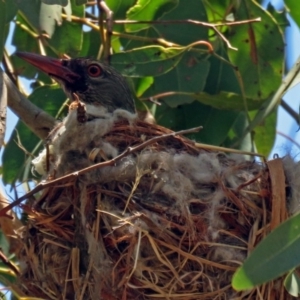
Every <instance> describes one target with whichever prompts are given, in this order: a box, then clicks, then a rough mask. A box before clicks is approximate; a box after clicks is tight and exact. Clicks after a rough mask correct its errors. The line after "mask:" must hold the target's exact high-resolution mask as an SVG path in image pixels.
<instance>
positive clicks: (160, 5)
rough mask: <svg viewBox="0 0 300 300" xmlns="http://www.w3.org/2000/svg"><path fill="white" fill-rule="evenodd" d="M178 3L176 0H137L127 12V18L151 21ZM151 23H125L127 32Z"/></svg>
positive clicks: (147, 26)
mask: <svg viewBox="0 0 300 300" xmlns="http://www.w3.org/2000/svg"><path fill="white" fill-rule="evenodd" d="M177 4H178V0H138V1H137V3H136V4H135V5H134V6H133V7H131V8H130V9H129V10H128V12H127V20H134V21H152V20H156V19H157V18H159V17H160V16H161V15H163V14H165V13H166V12H168V11H169V10H171V9H173V8H174V6H175V5H177ZM150 26H151V24H126V26H125V29H126V31H127V32H136V31H140V30H143V29H147V28H149V27H150Z"/></svg>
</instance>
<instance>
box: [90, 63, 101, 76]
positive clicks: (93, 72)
mask: <svg viewBox="0 0 300 300" xmlns="http://www.w3.org/2000/svg"><path fill="white" fill-rule="evenodd" d="M87 71H88V74H89V75H90V76H92V77H98V76H100V75H101V73H102V69H101V68H100V66H98V65H95V64H93V65H89V66H88V69H87Z"/></svg>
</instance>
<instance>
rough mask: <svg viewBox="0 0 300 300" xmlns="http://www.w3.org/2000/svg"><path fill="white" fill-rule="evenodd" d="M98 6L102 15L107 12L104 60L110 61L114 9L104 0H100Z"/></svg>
mask: <svg viewBox="0 0 300 300" xmlns="http://www.w3.org/2000/svg"><path fill="white" fill-rule="evenodd" d="M98 1H99V2H98V8H99V10H100V15H102V12H105V15H106V37H105V43H104V60H105V61H106V62H109V57H110V46H111V36H112V29H113V11H112V10H110V8H109V7H108V6H107V4H106V3H105V1H104V0H98ZM102 27H103V19H102Z"/></svg>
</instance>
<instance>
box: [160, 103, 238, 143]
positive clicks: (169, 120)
mask: <svg viewBox="0 0 300 300" xmlns="http://www.w3.org/2000/svg"><path fill="white" fill-rule="evenodd" d="M239 114H240V113H239V112H234V111H222V110H219V109H215V108H212V107H211V106H207V105H203V104H201V103H199V102H196V101H195V102H193V103H191V104H186V105H180V106H178V107H176V108H173V109H170V108H169V106H167V105H165V104H162V105H161V106H159V107H157V110H156V114H155V118H156V120H157V121H158V123H159V124H160V125H162V126H165V127H167V128H171V129H172V130H175V131H178V130H182V129H187V128H193V127H197V126H203V129H202V130H201V131H200V132H199V133H196V134H191V135H189V137H190V138H191V139H196V140H197V141H200V142H201V143H206V144H212V145H218V146H219V145H222V144H223V142H224V141H225V139H226V136H227V134H228V132H229V131H230V130H231V128H232V126H233V125H234V123H235V121H236V120H237V118H238V117H239ZM216 124H222V126H217V125H216Z"/></svg>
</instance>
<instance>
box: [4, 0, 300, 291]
mask: <svg viewBox="0 0 300 300" xmlns="http://www.w3.org/2000/svg"><path fill="white" fill-rule="evenodd" d="M41 2H43V5H52V4H59V5H62V6H66V5H67V4H68V1H67V0H38V1H36V0H19V1H16V0H10V1H8V0H6V1H0V25H1V26H0V55H1V57H2V56H3V59H4V60H5V62H10V63H11V64H12V67H13V73H14V74H15V75H20V76H23V77H25V78H27V79H30V80H31V79H35V80H36V82H35V84H34V86H33V91H32V94H31V95H30V97H29V98H30V100H31V101H32V102H33V103H35V104H37V105H38V106H39V107H41V108H42V109H44V110H45V111H47V112H48V113H49V114H51V115H53V116H58V111H60V113H62V114H63V113H64V110H63V109H60V108H61V107H63V105H64V102H65V100H66V99H65V96H64V94H63V93H62V92H61V90H59V89H58V86H57V85H53V83H52V82H51V81H50V80H49V78H47V77H46V76H45V75H44V74H42V73H39V72H38V71H37V70H36V69H35V68H34V67H32V66H30V65H28V64H27V63H25V62H24V61H22V60H20V59H18V58H17V57H15V56H13V55H12V56H10V57H9V56H8V55H7V53H6V52H5V49H4V47H3V45H4V42H5V40H6V38H7V35H8V28H9V24H10V22H12V23H13V24H14V32H13V38H12V43H13V45H14V46H15V47H16V50H17V51H28V52H36V53H47V55H50V56H56V57H65V56H71V57H75V56H93V57H97V58H102V59H104V60H109V61H110V63H111V64H112V65H113V66H114V67H115V68H116V69H118V70H119V71H120V72H121V73H122V74H123V75H124V76H126V77H127V78H128V80H129V81H130V84H131V86H132V90H133V93H134V95H135V97H136V105H137V107H138V109H139V110H148V111H150V112H151V113H152V114H153V115H154V117H155V119H156V120H157V122H158V123H159V124H162V125H164V126H167V127H169V128H172V129H174V130H178V129H185V128H190V127H194V126H199V125H203V126H204V129H203V130H202V131H201V132H200V133H198V134H195V135H193V136H192V138H194V139H197V140H199V141H201V142H203V143H207V144H214V145H220V146H226V147H234V148H240V149H244V150H248V151H251V150H254V149H258V151H259V152H261V153H263V154H265V155H268V153H269V151H270V150H271V148H272V146H273V143H274V139H275V127H276V108H277V106H278V105H279V101H280V99H281V96H282V95H283V93H284V92H285V91H286V88H288V87H289V86H290V85H287V86H283V85H282V86H281V87H282V89H281V90H280V92H279V93H278V92H277V93H276V91H277V89H278V87H279V86H280V84H281V78H282V74H283V71H284V41H283V34H282V25H283V24H282V21H283V22H285V17H284V15H283V14H281V15H279V14H278V13H277V12H275V11H274V10H273V8H272V7H269V11H268V10H265V9H263V8H262V7H261V6H260V5H259V3H257V2H256V1H254V0H241V1H235V0H225V1H218V0H214V1H208V0H202V1H199V0H190V1H188V5H187V2H186V1H183V0H164V1H153V0H137V1H134V0H122V1H121V0H118V1H117V0H107V1H106V3H107V5H108V7H109V8H110V9H111V10H112V11H113V12H114V19H115V20H116V21H119V22H116V23H115V24H114V27H113V32H112V33H111V39H110V35H109V34H107V31H106V29H107V26H105V25H103V24H101V23H99V18H98V16H97V9H96V7H90V8H87V7H86V1H84V0H72V1H71V8H72V18H71V21H67V20H66V19H67V18H69V19H70V14H68V11H67V9H66V15H64V18H63V21H62V24H61V25H60V26H58V25H56V27H55V31H54V33H53V34H52V35H51V33H50V32H49V35H47V34H45V33H43V34H41V32H40V28H41V25H43V27H42V28H48V27H49V26H50V27H51V26H52V25H49V24H46V25H47V26H46V27H45V26H44V25H45V23H47V22H48V20H47V19H42V20H39V13H40V7H41ZM286 4H287V7H289V8H290V10H291V15H292V17H294V18H295V21H296V22H297V24H298V25H299V14H298V13H297V12H299V11H300V7H299V6H300V3H299V4H298V3H297V4H296V1H288V0H286ZM257 18H260V21H258V20H254V19H257ZM230 20H231V21H234V24H232V23H230ZM52 21H53V20H52ZM121 21H123V22H121ZM130 21H141V22H137V23H133V22H130ZM146 21H147V22H146ZM49 22H50V21H49ZM48 25H49V26H48ZM103 28H104V29H103ZM50 35H51V36H50ZM109 46H111V49H112V52H113V55H111V56H109V57H108V56H107V51H106V50H107V47H109ZM211 48H213V51H211ZM5 65H7V64H5ZM6 71H7V72H8V71H9V70H6ZM293 74H294V73H293ZM292 80H293V79H291V81H290V83H292ZM149 99H154V100H157V101H159V102H161V105H157V104H156V102H151V101H149ZM262 124H266V126H264V127H262ZM40 145H41V143H40V141H39V140H38V139H37V138H36V137H35V136H34V135H33V133H31V132H30V131H29V129H28V128H26V127H25V126H24V125H23V124H22V123H21V122H19V123H18V125H17V127H16V131H14V133H13V135H12V137H11V139H10V141H9V143H8V145H7V146H6V148H5V151H4V155H3V167H2V175H3V179H4V181H5V182H6V183H10V184H12V183H16V182H17V181H24V180H29V179H31V178H32V174H31V172H30V160H31V158H32V156H33V155H35V154H36V152H37V151H38V149H39V146H40ZM21 148H22V149H23V150H21ZM24 149H26V151H24ZM289 222H292V221H289ZM295 222H296V223H297V222H298V223H297V224H299V221H297V219H295ZM283 226H286V225H283ZM283 228H286V227H283ZM281 230H283V231H284V229H281ZM284 233H286V231H284ZM274 235H275V236H276V233H275V232H274ZM277 237H278V236H277ZM271 238H272V237H270V238H269V239H271ZM297 238H298V237H297V236H296V237H295V239H297ZM265 243H267V245H270V242H269V243H268V241H267V240H266V242H265ZM282 243H283V244H285V242H284V241H283V242H282ZM283 244H280V245H278V247H279V249H281V248H282V245H283ZM262 247H263V246H262ZM265 247H267V246H265ZM287 247H289V246H288V245H287ZM260 249H262V248H258V250H257V251H258V252H257V253H259V254H261V253H260V252H259V251H260ZM272 249H274V251H275V250H276V247H274V248H269V250H268V251H270V253H271V251H272ZM282 249H283V248H282ZM289 250H291V249H289ZM264 251H266V250H264ZM268 251H266V252H265V255H266V258H267V256H268V253H269V252H268ZM287 253H289V252H284V254H285V255H287ZM277 254H278V253H276V251H275V252H274V256H272V257H274V258H276V257H277V256H276V255H277ZM257 255H258V254H253V258H251V260H250V259H249V260H250V263H249V264H250V265H252V266H255V265H257V261H258V258H257ZM258 256H259V255H258ZM266 262H267V260H266ZM290 262H291V261H290ZM297 264H298V261H297V262H295V261H293V263H292V264H290V263H287V264H286V265H285V268H284V269H283V270H280V272H279V273H278V270H276V269H272V270H271V271H270V274H272V276H269V275H268V274H266V272H264V268H262V269H259V270H258V272H259V273H260V274H261V276H262V277H263V278H264V280H270V279H272V278H273V277H274V275H275V274H276V276H277V275H279V274H280V273H281V272H283V271H287V270H289V269H290V268H292V267H294V266H295V265H297ZM275 265H276V264H274V266H275ZM256 271H257V270H256ZM240 272H242V271H240ZM251 274H252V273H251ZM256 274H257V273H253V276H254V277H255V276H256ZM251 278H252V277H251ZM257 278H259V277H257ZM290 278H291V277H290ZM248 279H249V278H248ZM248 279H245V278H244V280H243V284H241V285H240V286H239V287H238V285H237V281H236V287H237V288H242V287H249V284H248V285H246V283H247V280H248ZM261 282H262V281H261V280H259V281H257V282H256V281H255V282H254V281H251V283H252V284H257V283H261ZM289 282H291V280H290V281H289ZM287 285H288V284H287Z"/></svg>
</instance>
